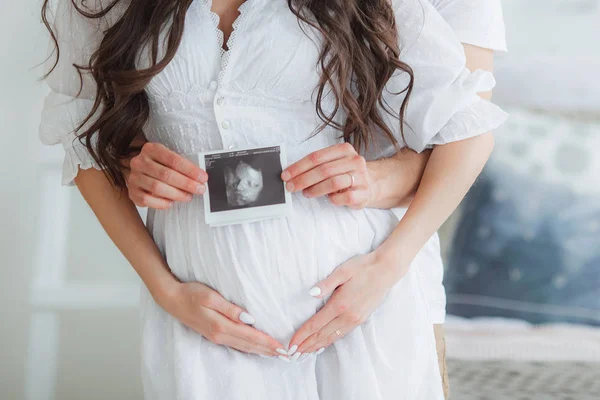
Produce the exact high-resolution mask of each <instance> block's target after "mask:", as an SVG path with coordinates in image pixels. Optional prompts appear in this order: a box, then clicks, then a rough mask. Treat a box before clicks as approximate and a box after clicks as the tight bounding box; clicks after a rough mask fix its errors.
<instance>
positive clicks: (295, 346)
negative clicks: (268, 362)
mask: <svg viewBox="0 0 600 400" xmlns="http://www.w3.org/2000/svg"><path fill="white" fill-rule="evenodd" d="M296 350H298V345H297V344H295V345H293V346H292V347H290V350H289V351H288V356H293V355H294V353H295V352H296Z"/></svg>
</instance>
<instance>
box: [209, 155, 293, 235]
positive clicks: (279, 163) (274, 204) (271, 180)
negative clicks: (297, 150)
mask: <svg viewBox="0 0 600 400" xmlns="http://www.w3.org/2000/svg"><path fill="white" fill-rule="evenodd" d="M198 159H199V165H200V167H201V168H202V169H204V170H205V171H206V173H207V174H208V183H207V192H206V194H205V198H204V199H205V200H204V216H205V220H206V223H207V224H209V225H210V226H213V227H215V226H223V225H233V224H240V223H245V222H254V221H260V220H264V219H270V218H277V217H285V216H288V215H289V213H290V211H291V204H292V197H291V194H290V193H289V192H287V191H286V190H285V186H284V182H283V181H282V180H281V172H282V171H283V168H284V165H286V158H285V152H284V148H283V146H272V147H260V148H250V149H242V150H236V151H230V150H225V151H223V150H221V151H211V152H204V153H200V154H199V157H198Z"/></svg>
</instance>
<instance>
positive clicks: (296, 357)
mask: <svg viewBox="0 0 600 400" xmlns="http://www.w3.org/2000/svg"><path fill="white" fill-rule="evenodd" d="M301 355H302V353H300V352H297V353H296V354H294V355H293V356H292V361H296V360H298V358H299V357H300V356H301Z"/></svg>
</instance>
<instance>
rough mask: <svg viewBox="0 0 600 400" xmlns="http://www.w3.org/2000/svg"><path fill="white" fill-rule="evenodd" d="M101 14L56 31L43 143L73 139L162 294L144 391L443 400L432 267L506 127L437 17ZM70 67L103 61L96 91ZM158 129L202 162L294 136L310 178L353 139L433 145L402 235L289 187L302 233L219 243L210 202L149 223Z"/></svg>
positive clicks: (241, 236) (416, 5)
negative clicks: (426, 284)
mask: <svg viewBox="0 0 600 400" xmlns="http://www.w3.org/2000/svg"><path fill="white" fill-rule="evenodd" d="M89 3H90V2H83V3H82V4H79V6H78V7H79V9H76V7H77V5H78V2H71V0H63V1H61V2H60V3H59V7H58V10H57V11H56V14H55V16H54V24H53V25H52V26H53V27H54V35H55V39H57V44H58V48H59V50H60V51H59V52H58V54H57V55H58V63H57V65H56V68H53V69H52V70H51V71H50V74H49V75H48V77H47V80H48V83H49V84H50V86H51V88H52V89H53V92H52V93H51V94H50V95H49V96H48V98H47V101H46V103H45V108H44V114H43V120H42V125H41V132H40V134H41V136H42V139H43V140H44V142H45V143H48V144H54V143H59V142H62V143H63V145H64V146H65V149H66V158H65V164H64V180H63V182H64V183H65V184H71V183H72V182H75V183H76V184H77V186H78V187H79V189H80V191H81V192H82V194H83V196H84V197H85V199H86V200H87V202H88V203H89V204H90V206H91V208H92V209H93V210H94V212H95V213H96V215H97V216H98V219H99V220H100V222H101V223H102V225H103V226H104V228H105V229H106V231H107V233H108V234H109V236H110V237H111V239H112V240H113V241H114V242H115V244H116V245H117V246H118V247H119V248H120V250H121V251H122V252H123V254H124V255H125V256H126V257H127V258H128V260H129V261H130V263H131V264H132V266H133V267H134V268H135V269H136V271H137V272H138V274H139V275H140V277H141V278H142V280H143V282H144V286H143V287H142V292H141V304H140V307H141V316H142V356H143V360H142V378H143V384H144V391H145V397H146V398H147V399H157V400H158V399H198V398H202V399H271V398H272V399H292V400H295V399H315V400H316V399H326V400H329V399H332V400H333V399H398V398H401V399H415V400H417V399H442V398H443V394H442V386H441V380H440V374H439V371H438V367H437V358H436V353H435V342H434V337H433V332H432V330H431V319H430V317H429V315H428V311H427V306H426V302H425V298H424V295H423V285H422V282H421V281H420V278H419V275H418V274H417V272H416V271H417V270H418V269H419V267H420V266H422V265H426V264H427V263H428V262H429V260H428V258H427V257H423V255H422V252H421V249H422V247H423V246H424V245H425V244H426V243H427V241H428V240H429V239H430V238H431V237H432V236H433V235H434V234H435V232H436V230H437V229H438V228H439V226H440V225H441V224H442V223H443V221H444V220H445V219H446V218H447V217H448V216H449V214H450V213H451V212H452V211H453V210H454V209H455V208H456V206H457V205H458V203H459V202H460V200H461V199H462V198H463V197H464V194H465V193H466V191H467V190H468V188H469V187H470V186H471V185H472V183H473V182H474V180H475V178H476V177H477V175H478V174H479V172H480V171H481V168H482V167H483V165H484V164H485V162H486V160H487V158H488V156H489V153H490V151H491V149H492V147H493V138H492V136H491V133H490V131H491V130H493V129H494V128H496V127H497V126H498V125H499V124H500V123H502V122H503V121H504V120H505V118H506V114H505V113H504V112H502V111H501V110H500V109H498V108H497V107H495V106H494V105H492V104H491V103H489V102H487V101H485V100H483V99H481V98H479V97H478V95H477V93H479V92H485V91H488V90H490V89H491V88H492V87H493V85H494V80H493V77H492V75H491V74H490V73H486V72H483V71H476V72H473V73H471V72H470V71H469V70H468V69H467V68H466V66H465V55H464V52H463V50H462V48H461V45H460V42H459V41H458V39H457V38H456V36H455V35H454V33H453V32H452V29H451V28H450V27H449V26H448V25H447V24H446V22H445V21H444V20H443V19H442V18H441V17H440V16H439V14H438V13H437V12H436V11H435V10H434V9H433V8H432V6H431V5H430V4H429V3H427V2H424V1H420V0H382V1H368V2H367V1H365V2H363V1H346V0H344V1H336V0H332V1H302V0H300V1H289V2H287V1H284V0H272V1H267V0H247V1H246V2H240V1H217V0H214V1H212V2H211V1H210V0H203V1H199V0H196V1H192V0H188V1H175V0H172V1H168V0H164V1H159V2H147V1H134V0H130V1H114V2H111V3H108V2H107V3H106V4H104V6H105V7H104V11H102V10H101V9H100V6H101V3H100V2H99V1H98V2H95V4H94V5H92V4H89ZM45 5H47V4H46V3H45ZM113 6H114V7H113ZM44 10H45V8H44ZM236 10H238V11H239V12H238V11H236ZM238 14H239V15H238ZM93 17H94V18H93ZM184 28H185V29H184ZM90 57H91V58H90ZM73 64H76V65H78V66H83V67H86V66H88V64H89V67H90V68H89V71H88V69H87V68H79V69H80V70H81V72H82V76H81V80H80V76H79V75H78V74H77V68H76V67H75V66H74V65H73ZM80 89H81V90H80ZM88 117H89V118H88ZM78 128H81V129H78ZM76 133H78V134H79V135H80V136H81V138H82V142H80V141H79V140H77V139H76V136H75V135H76ZM141 136H143V137H145V138H146V139H147V140H149V141H151V142H155V143H161V145H164V146H165V147H167V148H169V149H170V150H172V151H174V152H175V153H178V154H181V155H185V156H186V158H189V159H190V160H191V161H192V162H193V161H194V157H195V156H194V154H195V153H197V152H199V151H207V150H217V149H223V148H225V149H233V148H245V147H257V146H270V145H274V144H278V143H285V144H286V147H287V148H288V149H289V151H288V159H289V160H290V161H291V162H292V163H294V162H296V161H301V160H302V159H304V158H305V157H306V156H307V155H309V154H320V155H322V154H324V152H321V153H319V151H320V150H324V149H325V150H326V149H328V148H335V149H337V150H336V151H344V152H347V151H349V147H350V144H348V143H351V144H352V145H353V148H354V149H358V150H359V151H361V152H362V151H364V152H365V153H367V154H375V155H378V156H381V157H383V156H386V155H390V154H392V153H394V151H396V150H397V149H399V148H401V147H405V146H407V147H409V148H411V149H413V150H415V151H417V152H422V151H423V150H424V149H426V148H432V147H433V150H432V152H431V156H430V158H429V161H428V163H427V166H426V167H425V171H424V173H423V177H422V179H421V182H420V184H419V187H418V189H417V191H416V193H415V196H414V199H413V201H412V202H411V204H410V207H409V208H408V210H407V211H406V213H405V215H404V217H403V218H402V220H401V221H400V223H398V219H397V217H396V216H395V215H394V213H393V212H391V211H389V210H380V209H370V208H365V209H361V210H355V209H352V208H349V207H338V206H336V205H335V204H334V200H333V199H331V200H329V201H328V199H327V198H325V197H311V196H310V195H308V196H304V195H303V194H302V193H301V192H298V191H294V188H293V187H290V185H288V189H289V190H291V191H294V202H293V204H294V212H293V215H292V216H291V217H289V218H285V219H273V220H268V221H262V222H255V223H250V224H243V225H234V226H227V227H220V228H210V227H208V226H207V225H206V224H205V223H204V220H203V219H204V216H203V212H202V211H203V199H202V196H194V197H193V198H192V199H191V201H189V202H182V203H176V204H174V205H173V206H172V207H170V208H167V209H164V210H149V214H148V220H147V221H146V222H147V227H146V226H144V224H143V222H142V220H141V219H140V217H139V215H138V213H137V210H136V208H135V206H134V204H133V203H132V202H131V200H129V198H128V196H127V189H126V185H125V177H124V176H123V174H122V172H121V168H120V165H121V162H122V161H123V160H124V159H127V158H129V157H131V155H132V154H133V152H134V151H135V148H134V147H135V146H132V144H134V143H135V142H136V139H137V138H139V137H141ZM327 153H328V154H330V153H331V151H329V152H327ZM314 157H315V156H313V157H312V158H314ZM356 159H357V162H359V163H360V162H363V161H361V160H362V158H360V157H357V158H356ZM165 162H166V163H167V164H168V160H166V161H165ZM197 174H198V176H197V178H198V179H199V180H201V181H202V180H204V181H206V176H205V174H204V172H203V171H197ZM350 175H351V174H350ZM350 175H349V177H350ZM357 176H359V175H357ZM209 184H210V182H209ZM364 184H365V182H360V180H358V179H356V178H354V177H353V176H352V177H351V181H350V182H348V183H347V186H352V187H351V188H350V189H352V188H353V187H355V186H361V185H364ZM199 191H200V192H202V188H199ZM349 193H352V190H349V191H347V193H346V195H350V196H351V194H349ZM208 287H210V288H212V289H214V290H206V288H208ZM309 293H310V295H309ZM182 299H183V300H182ZM217 314H218V315H220V316H221V317H222V318H221V319H217V318H215V315H217ZM214 321H219V322H218V323H214ZM284 353H285V354H284ZM261 356H262V357H261Z"/></svg>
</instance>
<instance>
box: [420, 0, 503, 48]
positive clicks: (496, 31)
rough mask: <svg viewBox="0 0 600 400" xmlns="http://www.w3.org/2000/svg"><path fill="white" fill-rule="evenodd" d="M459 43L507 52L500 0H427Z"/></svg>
mask: <svg viewBox="0 0 600 400" xmlns="http://www.w3.org/2000/svg"><path fill="white" fill-rule="evenodd" d="M429 2H430V3H431V4H433V6H434V7H435V8H436V9H437V10H438V12H439V13H440V14H441V15H442V17H444V19H445V20H446V22H448V24H449V25H450V26H451V27H452V30H453V31H454V33H455V34H456V36H457V37H458V39H459V40H460V41H461V42H462V43H466V44H472V45H474V46H479V47H484V48H486V49H492V50H496V51H503V52H505V51H507V46H506V32H505V27H504V16H503V12H502V3H501V0H429Z"/></svg>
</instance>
